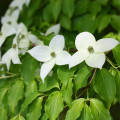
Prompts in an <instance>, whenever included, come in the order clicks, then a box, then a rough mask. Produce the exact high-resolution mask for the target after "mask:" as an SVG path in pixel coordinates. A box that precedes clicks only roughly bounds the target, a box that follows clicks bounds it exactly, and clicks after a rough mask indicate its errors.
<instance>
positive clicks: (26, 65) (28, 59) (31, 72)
mask: <svg viewBox="0 0 120 120" xmlns="http://www.w3.org/2000/svg"><path fill="white" fill-rule="evenodd" d="M37 67H38V61H37V60H35V59H34V58H33V57H32V56H30V55H28V54H27V55H25V56H24V60H23V62H22V67H21V76H22V77H23V80H24V82H25V83H26V84H27V85H28V84H29V83H30V82H31V81H32V80H34V78H35V72H36V69H37Z"/></svg>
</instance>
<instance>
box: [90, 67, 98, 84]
mask: <svg viewBox="0 0 120 120" xmlns="http://www.w3.org/2000/svg"><path fill="white" fill-rule="evenodd" d="M96 71H97V68H95V71H94V73H93V75H92V78H91V79H90V82H89V85H90V84H91V83H92V80H93V78H94V76H95V74H96Z"/></svg>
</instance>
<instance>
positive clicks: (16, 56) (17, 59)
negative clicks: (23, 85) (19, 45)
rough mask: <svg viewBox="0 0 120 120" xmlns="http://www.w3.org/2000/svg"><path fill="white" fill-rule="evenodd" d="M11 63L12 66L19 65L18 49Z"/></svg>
mask: <svg viewBox="0 0 120 120" xmlns="http://www.w3.org/2000/svg"><path fill="white" fill-rule="evenodd" d="M12 61H13V63H14V64H21V62H20V59H19V56H18V49H16V51H15V55H14V56H13V57H12Z"/></svg>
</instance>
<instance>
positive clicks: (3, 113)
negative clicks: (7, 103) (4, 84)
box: [0, 108, 8, 120]
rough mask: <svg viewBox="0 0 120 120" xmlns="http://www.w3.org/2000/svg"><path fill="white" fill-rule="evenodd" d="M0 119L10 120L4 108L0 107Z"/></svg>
mask: <svg viewBox="0 0 120 120" xmlns="http://www.w3.org/2000/svg"><path fill="white" fill-rule="evenodd" d="M0 120H8V117H7V112H6V110H5V109H4V108H0Z"/></svg>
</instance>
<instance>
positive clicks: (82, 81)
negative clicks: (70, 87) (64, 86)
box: [74, 65, 91, 92]
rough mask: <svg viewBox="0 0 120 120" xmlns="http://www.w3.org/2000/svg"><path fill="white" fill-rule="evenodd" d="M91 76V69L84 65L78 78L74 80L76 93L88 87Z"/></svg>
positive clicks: (77, 75) (78, 73)
mask: <svg viewBox="0 0 120 120" xmlns="http://www.w3.org/2000/svg"><path fill="white" fill-rule="evenodd" d="M90 75H91V69H90V68H89V67H88V66H87V65H84V66H82V68H80V70H79V71H78V72H77V74H76V77H75V79H74V90H75V92H77V91H78V89H80V88H82V87H85V86H86V85H87V80H88V78H89V77H90Z"/></svg>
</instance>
